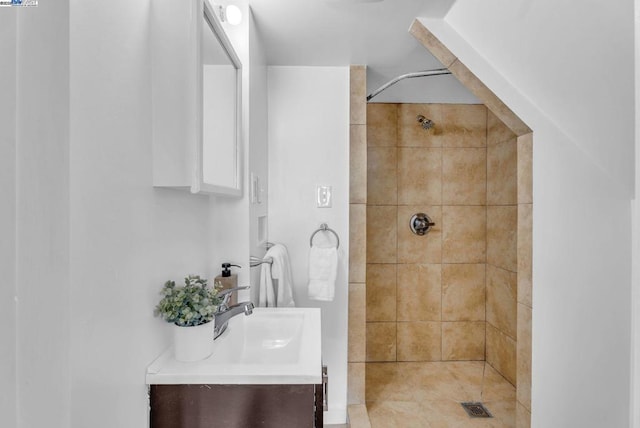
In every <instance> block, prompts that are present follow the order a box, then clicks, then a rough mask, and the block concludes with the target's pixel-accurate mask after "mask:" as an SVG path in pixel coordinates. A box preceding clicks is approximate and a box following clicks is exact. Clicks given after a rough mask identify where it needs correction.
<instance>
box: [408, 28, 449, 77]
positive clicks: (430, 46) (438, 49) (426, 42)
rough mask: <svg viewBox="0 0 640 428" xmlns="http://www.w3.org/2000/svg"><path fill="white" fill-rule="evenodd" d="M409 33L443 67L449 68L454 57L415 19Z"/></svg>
mask: <svg viewBox="0 0 640 428" xmlns="http://www.w3.org/2000/svg"><path fill="white" fill-rule="evenodd" d="M409 32H410V33H411V35H413V37H415V38H416V39H417V40H418V41H419V42H420V43H421V44H422V45H423V46H424V47H425V48H427V50H428V51H429V52H431V54H432V55H433V56H435V57H436V58H437V59H438V61H440V62H441V63H442V64H444V66H445V67H449V66H450V65H451V64H452V63H453V62H454V61H455V60H456V57H455V55H454V54H452V53H451V51H450V50H449V49H448V48H447V47H446V46H445V45H443V44H442V42H440V40H438V38H437V37H436V36H434V35H433V33H431V31H429V30H428V29H427V28H426V27H425V26H424V25H422V23H421V22H420V21H418V20H417V19H416V20H414V21H413V23H412V24H411V28H409Z"/></svg>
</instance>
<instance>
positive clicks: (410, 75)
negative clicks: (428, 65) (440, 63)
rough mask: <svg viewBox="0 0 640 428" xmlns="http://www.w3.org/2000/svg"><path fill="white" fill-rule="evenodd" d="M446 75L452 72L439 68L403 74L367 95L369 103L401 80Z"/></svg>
mask: <svg viewBox="0 0 640 428" xmlns="http://www.w3.org/2000/svg"><path fill="white" fill-rule="evenodd" d="M444 74H451V72H450V71H449V70H448V69H446V68H438V69H436V70H425V71H415V72H413V73H407V74H403V75H401V76H398V77H396V78H395V79H393V80H390V81H388V82H387V83H385V84H384V85H382V86H380V87H379V88H378V89H376V90H375V91H373V92H372V93H370V94H369V95H367V102H369V101H371V99H372V98H373V97H375V96H376V95H378V94H379V93H380V92H382V91H384V90H385V89H387V88H389V87H391V86H393V85H395V84H396V83H398V82H399V81H401V80H404V79H411V78H414V77H424V76H442V75H444Z"/></svg>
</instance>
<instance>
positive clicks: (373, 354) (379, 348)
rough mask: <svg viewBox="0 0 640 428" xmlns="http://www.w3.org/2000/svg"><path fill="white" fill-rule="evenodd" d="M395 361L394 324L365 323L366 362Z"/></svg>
mask: <svg viewBox="0 0 640 428" xmlns="http://www.w3.org/2000/svg"><path fill="white" fill-rule="evenodd" d="M395 360H396V323H395V322H368V323H367V361H395Z"/></svg>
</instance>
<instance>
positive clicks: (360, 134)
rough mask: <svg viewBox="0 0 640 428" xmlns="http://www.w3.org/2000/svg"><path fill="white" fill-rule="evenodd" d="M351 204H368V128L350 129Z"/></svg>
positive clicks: (354, 126) (353, 126)
mask: <svg viewBox="0 0 640 428" xmlns="http://www.w3.org/2000/svg"><path fill="white" fill-rule="evenodd" d="M349 130H350V131H349V140H350V143H349V147H350V149H349V177H350V178H349V202H351V203H352V204H366V203H367V127H366V126H364V125H351V126H350V128H349Z"/></svg>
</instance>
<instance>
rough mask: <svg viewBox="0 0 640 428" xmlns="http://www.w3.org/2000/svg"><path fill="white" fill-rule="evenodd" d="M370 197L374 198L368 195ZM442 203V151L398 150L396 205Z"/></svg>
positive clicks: (412, 148) (409, 148)
mask: <svg viewBox="0 0 640 428" xmlns="http://www.w3.org/2000/svg"><path fill="white" fill-rule="evenodd" d="M370 197H375V196H374V195H372V194H370ZM441 202H442V149H429V148H414V147H406V148H399V149H398V204H400V205H411V204H413V205H415V204H430V205H439V204H440V203H441Z"/></svg>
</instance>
